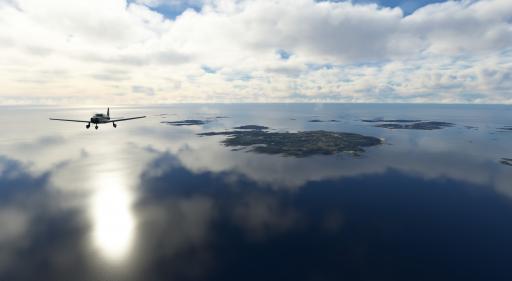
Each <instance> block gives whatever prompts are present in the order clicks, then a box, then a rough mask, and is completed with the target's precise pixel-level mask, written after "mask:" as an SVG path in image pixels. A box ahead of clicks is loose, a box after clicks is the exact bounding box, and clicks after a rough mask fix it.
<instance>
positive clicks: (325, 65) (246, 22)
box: [0, 0, 512, 105]
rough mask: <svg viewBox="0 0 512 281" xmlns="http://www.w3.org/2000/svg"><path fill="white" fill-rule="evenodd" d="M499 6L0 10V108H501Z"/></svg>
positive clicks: (144, 2) (507, 7) (291, 1)
mask: <svg viewBox="0 0 512 281" xmlns="http://www.w3.org/2000/svg"><path fill="white" fill-rule="evenodd" d="M511 78H512V1H510V0H461V1H439V0H435V1H434V0H431V1H428V0H412V1H406V0H378V1H375V0H354V1H327V0H324V1H320V0H317V1H315V0H183V1H179V0H129V1H126V0H87V1H85V0H83V1H79V0H72V1H70V0H44V1H42V0H0V85H1V86H0V105H2V104H3V105H11V104H34V105H39V104H41V105H50V104H58V105H60V104H62V105H87V104H90V105H104V104H110V105H121V104H167V103H180V102H319V103H322V102H370V103H380V102H382V103H497V104H512V94H511V93H510V91H511V89H512V79H511Z"/></svg>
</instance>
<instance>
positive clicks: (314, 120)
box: [308, 119, 340, 123]
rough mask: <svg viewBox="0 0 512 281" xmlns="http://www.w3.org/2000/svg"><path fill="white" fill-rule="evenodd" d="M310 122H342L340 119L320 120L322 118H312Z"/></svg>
mask: <svg viewBox="0 0 512 281" xmlns="http://www.w3.org/2000/svg"><path fill="white" fill-rule="evenodd" d="M308 122H310V123H323V122H340V121H338V120H334V119H332V120H320V119H312V120H309V121H308Z"/></svg>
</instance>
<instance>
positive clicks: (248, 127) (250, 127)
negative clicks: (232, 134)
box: [233, 125, 268, 130]
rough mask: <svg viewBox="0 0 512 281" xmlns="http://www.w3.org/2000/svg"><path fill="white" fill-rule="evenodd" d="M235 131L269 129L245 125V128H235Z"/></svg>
mask: <svg viewBox="0 0 512 281" xmlns="http://www.w3.org/2000/svg"><path fill="white" fill-rule="evenodd" d="M233 129H237V130H267V129H268V127H265V126H259V125H244V126H239V127H235V128H233Z"/></svg>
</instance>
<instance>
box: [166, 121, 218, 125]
mask: <svg viewBox="0 0 512 281" xmlns="http://www.w3.org/2000/svg"><path fill="white" fill-rule="evenodd" d="M162 123H163V124H168V125H172V126H193V125H204V124H206V123H208V121H204V120H180V121H164V122H162Z"/></svg>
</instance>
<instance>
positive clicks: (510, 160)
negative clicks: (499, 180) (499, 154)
mask: <svg viewBox="0 0 512 281" xmlns="http://www.w3.org/2000/svg"><path fill="white" fill-rule="evenodd" d="M500 163H501V164H503V165H507V166H512V158H501V161H500Z"/></svg>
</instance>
